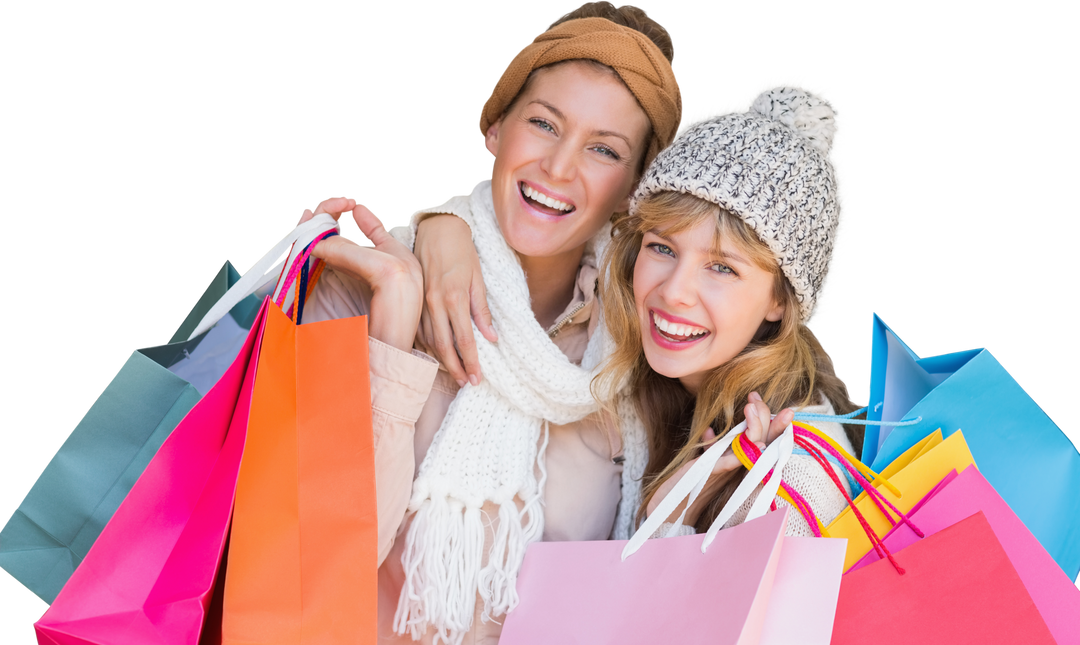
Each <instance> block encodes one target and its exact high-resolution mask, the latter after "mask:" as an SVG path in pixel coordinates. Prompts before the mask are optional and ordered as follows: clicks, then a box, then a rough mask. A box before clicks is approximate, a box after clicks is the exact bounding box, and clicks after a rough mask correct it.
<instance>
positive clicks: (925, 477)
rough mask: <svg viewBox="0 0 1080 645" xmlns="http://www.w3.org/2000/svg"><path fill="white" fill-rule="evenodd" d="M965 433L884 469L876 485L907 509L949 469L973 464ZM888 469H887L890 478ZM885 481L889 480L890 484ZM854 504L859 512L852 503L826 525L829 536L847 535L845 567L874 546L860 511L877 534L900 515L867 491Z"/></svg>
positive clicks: (899, 507)
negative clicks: (894, 467) (894, 468)
mask: <svg viewBox="0 0 1080 645" xmlns="http://www.w3.org/2000/svg"><path fill="white" fill-rule="evenodd" d="M965 437H966V433H964V432H959V431H958V432H955V433H953V435H952V436H950V437H949V438H948V439H945V440H943V441H940V443H937V445H935V446H934V447H933V448H930V449H929V450H926V451H925V452H923V453H922V454H921V455H920V456H919V457H918V459H914V460H910V461H908V463H907V465H905V466H904V467H903V468H900V469H898V470H897V471H895V472H891V473H890V472H889V471H888V470H886V471H883V473H882V474H883V477H882V479H881V480H880V481H879V482H877V483H875V485H874V487H875V488H876V489H877V491H878V492H879V493H880V494H881V495H882V496H883V497H884V498H885V499H886V500H888V501H889V502H890V503H891V504H893V505H894V506H895V507H896V509H897V510H899V511H900V512H902V513H908V512H909V511H911V509H912V508H913V507H914V506H915V504H916V503H918V502H919V500H921V499H923V498H924V497H926V495H927V493H929V492H930V491H931V490H933V488H934V487H935V486H937V485H938V483H939V482H941V480H942V479H944V478H945V477H946V475H948V474H949V473H950V472H952V471H957V472H961V471H963V470H964V469H965V468H967V467H968V466H971V465H973V464H974V460H973V459H972V457H971V452H970V451H969V450H968V447H967V443H965V441H964V439H965ZM938 438H940V436H938V437H934V438H931V439H930V440H929V441H928V443H934V442H935V440H936V439H938ZM924 447H925V446H913V447H912V448H911V449H910V450H911V452H912V453H914V454H918V453H919V452H921V451H922V449H923V448H924ZM907 459H908V457H907V456H902V460H907ZM885 473H888V477H887V478H885V476H884V475H885ZM885 482H888V485H886V484H885ZM894 490H895V491H896V492H894ZM855 508H857V509H858V510H859V513H858V514H856V513H855V512H854V511H853V510H852V509H851V508H850V507H849V508H845V509H844V510H843V511H841V512H840V514H839V515H837V516H836V519H834V520H833V521H832V523H831V524H829V526H828V527H827V530H828V534H829V536H831V537H843V538H847V539H848V548H847V558H846V559H845V561H844V568H845V569H848V568H850V567H852V566H854V565H855V563H857V562H858V561H859V560H860V559H861V558H862V557H863V556H864V555H866V554H867V552H869V551H870V550H871V549H872V548H873V543H872V542H871V540H870V538H869V537H868V536H867V533H866V531H865V529H864V527H863V525H862V522H861V521H860V519H859V515H860V514H861V515H862V517H863V518H864V519H865V521H866V522H867V523H868V524H869V526H870V528H871V529H872V530H873V531H874V532H875V533H876V534H877V535H883V534H885V533H886V532H888V531H889V529H890V528H892V526H893V524H894V523H895V522H896V520H897V519H898V518H897V517H895V515H891V516H886V515H885V514H884V513H883V512H882V511H881V509H880V508H879V507H878V506H877V504H875V503H874V500H873V499H872V498H870V497H869V496H867V494H866V493H863V494H862V495H859V496H858V497H857V498H855Z"/></svg>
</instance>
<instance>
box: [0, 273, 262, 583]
mask: <svg viewBox="0 0 1080 645" xmlns="http://www.w3.org/2000/svg"><path fill="white" fill-rule="evenodd" d="M238 279H239V275H238V274H237V273H236V270H235V269H233V267H232V265H230V264H228V263H226V264H225V266H223V267H222V268H221V271H220V272H219V273H218V275H217V277H215V279H214V281H213V282H212V283H211V284H210V286H209V287H208V288H207V290H206V292H205V293H204V294H203V296H202V298H201V299H200V300H199V302H198V304H196V305H195V308H194V309H192V311H191V313H190V314H189V315H188V317H187V320H185V321H184V324H182V325H181V327H180V329H179V330H178V331H177V333H176V334H174V335H173V338H172V340H170V341H169V344H167V345H162V346H160V347H150V348H146V349H140V350H138V351H136V352H135V353H133V354H132V355H131V358H129V359H128V361H127V363H125V364H124V366H123V367H122V368H121V369H120V372H119V373H118V374H117V375H116V377H115V378H114V379H113V380H112V382H111V383H110V384H109V386H108V387H106V388H105V391H104V392H103V393H102V394H101V396H100V397H98V399H97V401H96V402H95V403H94V405H93V407H91V408H90V411H89V412H87V413H86V416H85V417H83V419H82V421H81V422H80V423H79V425H78V426H76V428H75V430H74V431H73V432H72V433H71V436H70V437H68V439H67V441H65V442H64V444H63V446H61V447H60V450H59V451H58V452H57V454H56V456H55V457H54V458H53V459H52V461H50V462H49V465H48V466H47V467H46V468H45V471H44V472H43V473H42V474H41V477H40V478H38V480H37V483H35V484H34V486H33V488H31V489H30V492H29V493H28V494H27V496H26V499H24V500H23V502H22V504H21V505H20V506H19V509H18V510H17V511H15V514H14V515H13V516H12V518H11V519H10V520H9V521H8V523H7V525H6V526H5V527H4V529H3V531H0V566H2V567H3V568H5V569H7V571H8V572H9V573H11V575H12V576H14V577H15V578H16V579H17V580H18V581H19V582H21V583H23V584H24V585H26V586H27V588H29V589H30V590H31V591H33V592H34V593H35V594H37V595H38V596H39V597H41V598H42V599H43V600H44V601H45V602H52V601H53V599H54V598H56V594H57V593H59V591H60V588H61V587H63V586H64V583H65V582H67V580H68V578H69V577H71V574H72V572H73V571H75V567H77V566H79V563H80V562H81V561H82V559H83V558H84V557H85V556H86V552H87V551H88V550H89V549H90V546H91V545H92V544H93V543H94V540H96V539H97V537H98V535H99V534H100V533H101V530H102V529H103V528H104V527H105V524H106V523H107V522H108V521H109V518H110V517H112V515H113V513H114V512H116V509H117V507H118V506H119V505H120V502H122V501H123V499H124V497H125V496H126V495H127V493H128V491H129V490H131V487H132V485H133V484H134V483H135V480H136V479H138V477H139V475H140V474H142V472H143V469H145V468H146V465H147V464H148V463H149V462H150V458H151V457H153V456H154V453H156V452H157V450H158V448H159V447H160V446H161V443H162V442H163V441H164V440H165V438H166V437H168V436H169V433H170V432H172V430H173V428H175V427H176V424H177V423H179V422H180V420H181V419H182V418H184V415H185V414H187V412H188V410H190V409H191V407H192V406H193V405H195V403H196V402H197V401H198V400H199V397H200V396H201V395H202V393H205V392H207V391H208V390H209V389H210V386H212V385H213V383H214V382H216V381H217V378H218V377H220V376H221V373H223V372H224V371H225V368H227V367H228V363H231V362H232V359H233V358H234V357H235V356H236V354H237V352H238V351H239V349H240V346H241V345H243V342H244V338H245V337H246V335H247V330H248V329H249V328H250V327H251V322H252V318H254V315H255V313H256V311H257V309H258V302H257V301H255V299H254V298H247V299H245V300H244V301H242V302H240V303H238V304H237V305H236V306H235V307H233V309H232V311H230V312H229V315H228V316H226V319H225V320H222V322H221V324H220V325H218V326H216V327H215V328H213V329H211V330H210V331H209V332H208V333H206V334H202V335H200V336H198V337H196V338H193V339H191V340H188V333H190V331H191V329H193V328H194V326H195V324H196V323H198V322H199V320H201V319H202V318H203V316H204V315H205V314H206V312H207V311H208V310H209V309H210V307H211V306H212V305H213V304H214V303H215V302H217V300H218V299H219V298H221V296H223V295H224V294H225V292H226V291H227V290H228V288H229V287H230V286H232V284H234V283H235V282H236V281H237V280H238ZM185 329H187V331H186V332H185V331H184V330H185ZM209 356H223V357H225V358H227V359H228V360H227V361H226V364H225V366H224V367H221V368H220V372H217V373H216V375H214V374H211V373H210V369H208V366H207V363H208V361H207V359H208V357H209ZM196 365H198V366H199V368H198V369H192V367H193V366H196Z"/></svg>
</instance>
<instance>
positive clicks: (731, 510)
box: [622, 421, 795, 560]
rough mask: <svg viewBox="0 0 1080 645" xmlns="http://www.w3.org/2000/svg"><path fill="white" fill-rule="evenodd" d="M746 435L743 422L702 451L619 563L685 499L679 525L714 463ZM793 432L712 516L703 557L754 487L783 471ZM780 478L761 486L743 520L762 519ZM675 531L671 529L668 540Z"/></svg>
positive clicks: (766, 453)
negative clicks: (773, 474) (713, 518)
mask: <svg viewBox="0 0 1080 645" xmlns="http://www.w3.org/2000/svg"><path fill="white" fill-rule="evenodd" d="M745 431H746V422H745V421H743V422H742V423H740V424H739V425H737V426H735V427H734V428H732V429H731V430H730V431H728V432H727V434H725V435H724V436H723V437H720V438H719V439H717V440H716V441H715V442H714V443H713V444H712V445H711V446H710V447H709V449H708V450H706V451H705V452H704V453H703V454H702V455H701V456H700V457H698V459H697V461H696V462H694V465H693V466H691V467H690V470H688V471H687V473H686V474H685V475H684V476H683V477H682V479H680V480H679V481H678V482H676V484H675V487H674V488H672V489H671V492H669V493H668V494H667V495H666V496H665V497H664V499H662V500H660V503H659V504H658V505H657V506H656V509H655V510H653V512H652V513H651V514H650V515H649V517H647V518H646V519H645V521H644V522H642V524H641V527H640V528H638V530H637V532H635V533H634V535H633V536H632V537H631V538H630V540H629V541H628V542H627V543H626V547H625V548H624V549H623V553H622V559H623V560H625V559H626V558H628V557H630V556H631V555H633V554H634V553H635V552H637V550H638V549H640V548H641V545H643V544H644V543H645V542H646V541H647V540H648V539H649V538H650V537H651V536H652V535H653V533H655V532H656V530H657V529H659V528H660V525H661V524H663V523H664V522H665V521H666V519H667V518H668V517H670V516H671V514H672V513H673V512H674V511H675V509H676V508H678V506H679V504H680V503H681V502H682V501H683V500H684V499H685V500H686V507H685V508H683V511H682V514H680V515H679V519H678V520H676V522H675V524H676V525H678V524H681V523H682V521H683V519H684V518H685V517H686V511H687V509H689V508H690V506H691V505H692V504H693V503H694V502H695V501H696V500H697V498H698V495H700V494H701V491H702V490H704V488H705V484H706V483H707V482H708V481H709V477H710V476H711V475H712V471H713V467H714V466H715V465H716V462H717V461H719V460H720V457H722V456H723V455H724V452H726V451H727V449H728V448H729V447H730V446H731V444H732V442H734V441H735V440H736V439H737V438H738V437H739V436H741V435H742V434H743V432H745ZM794 437H795V435H794V431H793V429H792V427H791V426H788V429H787V430H785V431H784V433H783V434H782V435H780V437H779V438H777V439H776V441H773V442H772V444H770V445H769V446H768V447H767V448H766V449H765V451H764V452H763V453H762V455H761V458H760V459H758V462H757V463H756V464H754V467H753V468H751V469H750V472H749V473H748V474H747V475H746V477H745V478H744V479H743V481H742V482H741V483H740V484H739V486H738V487H737V488H736V489H735V492H734V493H732V495H731V498H730V499H729V500H728V502H727V504H726V505H725V506H724V508H723V509H722V510H721V511H720V514H719V515H717V516H716V520H715V521H713V523H712V525H711V526H710V527H709V530H708V531H707V532H706V534H705V539H704V540H703V541H702V543H701V551H702V552H703V553H704V552H705V550H706V549H708V547H709V545H710V544H712V541H713V539H714V538H715V537H716V533H717V532H718V531H719V530H720V528H721V527H722V526H724V524H725V523H726V522H727V521H728V520H729V519H731V517H732V516H733V515H734V514H735V512H736V511H737V510H738V509H739V507H741V506H742V505H743V502H745V501H746V500H747V499H749V498H750V495H751V494H753V492H754V489H756V488H757V486H758V484H760V483H762V482H763V481H765V480H766V477H767V476H768V475H769V473H770V472H772V471H774V470H775V471H776V472H780V471H782V470H783V469H784V466H785V465H786V464H787V461H788V459H789V458H790V457H791V453H792V451H793V450H794V446H795V441H794ZM780 479H781V478H780V477H769V478H768V481H767V482H766V483H765V487H764V489H763V490H762V492H761V494H759V495H758V497H757V499H756V500H755V501H754V503H753V504H752V505H751V507H750V512H749V513H747V516H746V520H747V521H749V520H752V519H756V518H758V517H761V516H762V515H764V514H765V513H766V512H767V511H768V510H769V506H770V504H771V503H772V499H773V498H774V497H775V496H776V493H777V490H778V489H779V487H780ZM675 530H676V528H675V527H672V529H671V531H670V532H669V535H668V537H670V535H671V533H673V532H674V531H675Z"/></svg>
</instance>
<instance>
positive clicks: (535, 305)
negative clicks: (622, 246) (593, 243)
mask: <svg viewBox="0 0 1080 645" xmlns="http://www.w3.org/2000/svg"><path fill="white" fill-rule="evenodd" d="M584 253H585V247H584V246H581V247H579V248H577V249H574V250H572V251H567V252H565V253H561V254H559V255H554V256H549V257H542V258H538V257H528V256H524V255H521V254H518V259H519V260H520V261H521V268H522V269H524V270H525V282H526V283H527V284H528V285H529V296H530V297H531V299H532V310H533V315H534V316H536V321H537V322H539V323H540V326H541V327H543V328H544V329H547V328H548V327H550V326H552V325H554V324H555V320H556V319H557V318H558V317H559V314H561V313H562V312H563V311H564V310H565V309H566V306H567V305H569V304H570V300H571V299H573V297H574V282H575V281H576V280H577V274H578V268H579V267H580V266H581V256H582V255H583V254H584Z"/></svg>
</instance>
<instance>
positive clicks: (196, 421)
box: [34, 301, 268, 645]
mask: <svg viewBox="0 0 1080 645" xmlns="http://www.w3.org/2000/svg"><path fill="white" fill-rule="evenodd" d="M267 303H268V301H264V303H263V307H262V309H261V310H260V312H259V315H258V317H257V318H256V319H255V322H254V324H253V325H252V327H251V332H250V333H249V334H248V337H247V341H246V342H245V344H244V348H243V349H242V350H241V351H240V354H239V356H238V357H237V358H236V360H235V361H234V362H233V364H232V366H231V367H229V369H228V371H227V372H226V373H225V375H224V376H223V377H222V378H221V380H220V381H218V383H217V385H215V386H214V387H213V388H212V389H211V390H210V391H209V392H208V393H207V394H206V396H205V397H204V398H203V399H202V400H201V401H199V403H197V404H196V405H195V407H194V408H192V410H191V411H190V412H189V413H188V415H187V416H186V417H184V420H183V421H181V422H180V424H179V425H178V426H177V427H176V429H175V430H174V431H173V432H172V434H171V435H170V436H169V438H168V439H166V440H165V443H164V444H162V446H161V449H160V450H159V451H158V453H157V454H156V455H155V456H154V458H153V460H151V462H150V464H149V465H148V466H147V467H146V470H145V471H143V474H142V476H141V477H139V480H138V481H137V482H136V483H135V486H134V487H133V488H132V489H131V492H130V493H129V494H128V496H127V498H126V499H125V500H124V502H123V503H122V504H121V505H120V507H119V509H118V510H117V511H116V514H115V515H113V517H112V520H110V521H109V523H108V524H107V525H106V526H105V530H104V531H102V533H101V536H100V537H99V538H98V540H97V541H96V542H95V543H94V546H93V547H92V548H91V549H90V551H89V553H87V555H86V558H85V559H84V560H83V561H82V563H81V564H80V565H79V567H78V568H77V569H76V570H75V573H74V574H73V575H72V576H71V578H70V579H69V580H68V582H67V584H66V585H65V586H64V588H63V589H62V590H61V591H60V594H59V595H58V596H57V598H56V601H55V602H54V603H53V604H52V606H51V607H49V609H48V611H46V612H45V615H44V616H43V617H42V618H41V620H39V621H38V622H37V623H36V624H35V625H34V628H35V629H36V631H37V636H38V642H39V643H40V644H41V645H113V644H116V645H130V644H132V643H139V644H155V643H160V644H162V645H164V644H166V643H167V644H169V645H181V644H190V645H196V644H197V643H198V641H199V634H200V631H201V630H202V627H203V623H204V619H205V616H206V610H207V607H208V605H209V602H210V593H211V590H212V589H213V587H214V582H215V578H216V576H217V573H218V568H219V567H218V565H219V563H220V561H221V557H222V553H223V550H224V546H225V539H226V537H227V535H228V529H229V520H230V517H231V514H232V506H233V497H234V495H235V491H236V477H237V472H238V470H239V468H240V458H241V455H242V453H243V449H244V440H245V436H246V433H247V423H248V410H249V408H250V403H251V391H252V386H253V384H254V381H255V367H256V364H257V359H258V351H259V344H260V341H261V338H262V329H263V325H264V323H265V320H266V311H267V309H266V308H267Z"/></svg>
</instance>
